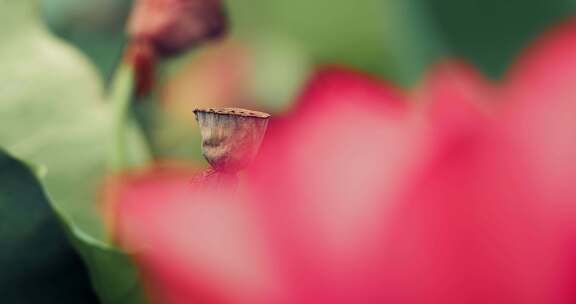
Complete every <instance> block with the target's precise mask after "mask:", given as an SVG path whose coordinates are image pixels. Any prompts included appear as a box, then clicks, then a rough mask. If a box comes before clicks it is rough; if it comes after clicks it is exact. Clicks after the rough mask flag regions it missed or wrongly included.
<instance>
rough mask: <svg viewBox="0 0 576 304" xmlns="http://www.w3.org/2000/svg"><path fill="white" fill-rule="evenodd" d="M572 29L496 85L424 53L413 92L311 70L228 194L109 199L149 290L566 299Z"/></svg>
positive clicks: (184, 296)
mask: <svg viewBox="0 0 576 304" xmlns="http://www.w3.org/2000/svg"><path fill="white" fill-rule="evenodd" d="M573 24H574V23H573V22H568V23H567V24H566V25H563V26H561V27H560V28H559V29H557V30H555V31H552V32H551V34H550V35H547V36H545V38H543V39H541V40H539V41H537V42H536V44H535V45H534V46H533V47H531V48H529V51H528V53H527V54H526V55H524V56H523V57H522V58H523V59H522V60H520V61H519V63H518V65H517V66H516V67H515V68H513V72H512V73H511V74H510V77H509V78H508V79H507V81H506V82H505V83H503V84H502V85H501V86H496V85H493V84H491V83H489V82H488V81H486V80H484V79H483V77H481V75H479V74H477V73H476V72H475V71H474V69H473V68H471V67H469V66H467V65H466V64H464V63H461V62H458V61H448V62H444V63H441V64H439V65H437V66H436V67H434V68H433V69H432V70H431V72H430V73H428V74H427V76H426V77H425V80H424V81H423V83H422V85H421V86H420V87H418V88H417V89H416V90H415V91H414V93H413V94H412V96H413V97H414V99H416V100H418V101H419V102H418V103H417V104H416V103H411V102H410V101H408V99H409V98H408V96H410V95H409V94H404V93H402V92H400V91H399V90H398V89H395V88H393V87H392V86H390V85H388V84H385V83H382V82H380V81H378V80H375V79H373V78H371V77H368V76H365V75H363V74H362V73H359V72H356V71H353V70H349V69H348V68H341V67H326V68H323V69H321V70H320V71H319V72H318V73H317V75H316V76H315V77H314V78H313V79H312V80H311V82H310V85H309V86H308V88H307V89H306V90H305V91H304V92H303V94H302V96H301V98H300V100H299V101H298V103H297V108H296V109H295V111H294V112H293V113H291V114H289V115H288V116H286V117H284V118H281V119H280V120H279V121H273V122H272V124H271V132H270V133H269V134H268V138H267V140H266V142H265V145H264V146H263V148H262V151H261V155H260V157H259V159H258V160H257V161H256V163H255V164H254V166H253V167H252V168H250V170H248V171H247V172H246V175H245V176H244V178H243V180H242V184H243V187H241V188H240V189H236V190H233V189H226V188H221V189H218V191H216V192H213V190H211V189H206V191H201V190H192V189H191V188H190V187H187V188H183V187H180V186H174V187H173V185H177V184H181V180H184V179H185V178H184V179H183V178H182V177H179V178H178V179H177V180H180V181H174V182H175V183H174V184H172V182H171V181H170V179H167V178H165V177H162V176H155V175H152V179H151V181H153V182H152V183H149V184H145V185H141V186H136V187H133V188H132V190H131V191H130V192H131V193H132V194H130V195H128V196H126V195H124V196H122V195H119V197H118V198H119V199H118V204H119V206H121V207H119V209H118V210H119V212H118V215H117V216H118V218H119V225H118V226H117V227H118V229H117V232H118V233H119V237H120V239H121V240H122V241H123V244H125V246H127V248H128V249H133V250H137V251H136V257H137V261H138V262H139V263H140V265H141V267H142V269H143V271H144V274H145V279H146V283H147V286H148V290H149V291H150V293H151V295H152V297H153V298H152V299H153V302H154V303H162V304H166V303H167V304H170V303H190V302H194V303H210V304H211V303H231V304H235V303H256V304H257V303H304V304H309V303H310V304H311V303H336V304H338V303H403V304H404V303H414V304H421V303H423V304H427V303H430V304H432V303H447V304H450V303H507V304H514V303H518V304H520V303H521V304H524V303H534V304H536V303H538V304H554V303H558V304H568V303H574V302H575V301H576V292H575V291H574V286H573V285H574V283H575V282H576V280H575V279H576V277H575V276H574V270H576V267H575V265H574V258H575V255H574V254H575V253H576V251H575V249H576V247H575V246H574V244H575V243H574V240H576V238H575V236H576V234H575V232H576V230H575V229H574V227H572V226H573V225H574V224H573V223H574V219H575V218H576V217H575V213H574V202H575V201H576V190H574V189H573V188H574V187H572V186H571V183H572V182H573V180H575V179H574V177H576V176H575V175H576V165H574V164H576V162H575V160H576V157H575V155H576V142H575V141H574V140H571V139H572V138H573V137H574V134H575V133H576V132H575V131H576V119H573V118H576V117H574V116H575V115H576V114H575V113H576V111H575V110H576V109H575V107H576V98H574V97H576V96H574V94H576V93H572V92H573V89H572V84H573V83H574V81H573V80H576V69H572V68H571V67H572V66H571V64H573V63H574V64H576V52H572V51H571V50H576V43H573V42H575V41H576V38H574V37H576V27H575V26H574V25H573ZM567 50H568V51H567ZM546 58H548V59H546ZM566 67H568V68H566ZM525 73H528V75H524V74H525ZM191 177H192V176H191ZM191 177H190V178H191ZM167 183H168V184H167ZM126 227H128V228H126Z"/></svg>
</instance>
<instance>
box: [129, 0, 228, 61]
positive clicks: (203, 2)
mask: <svg viewBox="0 0 576 304" xmlns="http://www.w3.org/2000/svg"><path fill="white" fill-rule="evenodd" d="M227 27H228V19H227V16H226V12H225V9H224V5H223V4H222V1H221V0H135V3H134V8H133V10H132V13H131V15H130V19H129V21H128V34H129V36H130V38H131V40H144V41H149V42H150V43H151V44H152V45H153V46H154V49H155V51H156V52H157V53H158V55H161V56H170V55H174V54H177V53H180V52H183V51H185V50H187V49H189V48H191V47H194V46H195V45H198V44H200V43H202V42H204V41H206V40H210V39H214V38H219V37H221V36H223V35H224V33H225V32H226V30H227Z"/></svg>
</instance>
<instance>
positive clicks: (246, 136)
mask: <svg viewBox="0 0 576 304" xmlns="http://www.w3.org/2000/svg"><path fill="white" fill-rule="evenodd" d="M194 114H196V120H197V121H198V125H199V126H200V133H201V134H202V152H203V154H204V157H205V158H206V160H207V161H208V163H210V165H211V166H212V168H214V169H215V170H216V171H218V172H224V173H232V174H233V173H236V172H238V171H240V170H242V169H244V168H245V167H246V166H248V165H249V164H250V163H251V162H252V160H254V158H255V157H256V154H257V153H258V150H259V148H260V144H261V143H262V139H263V138H264V134H265V133H266V128H267V126H268V119H269V118H270V115H269V114H266V113H262V112H256V111H249V110H244V109H238V108H224V109H196V110H194Z"/></svg>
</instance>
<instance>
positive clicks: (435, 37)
mask: <svg viewBox="0 0 576 304" xmlns="http://www.w3.org/2000/svg"><path fill="white" fill-rule="evenodd" d="M41 2H42V10H43V14H44V17H45V20H46V22H47V23H48V25H49V26H50V28H51V29H52V30H53V31H54V32H55V33H56V34H57V35H59V36H60V37H62V38H64V39H66V40H68V41H70V42H72V43H73V44H75V45H76V46H78V47H79V48H80V49H81V50H82V51H83V52H84V53H86V54H87V55H88V56H89V57H90V58H91V59H92V60H93V62H94V63H95V64H96V65H97V66H98V68H99V70H100V72H101V73H102V75H103V76H104V77H105V78H106V79H109V77H110V74H111V72H112V70H113V67H114V65H115V64H116V62H117V60H118V57H119V56H120V52H121V48H122V45H123V43H124V40H125V36H124V34H123V27H124V23H125V20H126V16H127V15H128V12H129V8H130V5H131V0H41ZM227 5H228V7H229V9H230V11H231V13H230V14H231V16H232V20H233V23H232V25H233V30H234V33H235V34H238V35H244V36H246V35H260V36H280V37H283V38H287V39H289V40H290V41H292V42H294V43H297V44H299V45H300V46H301V47H302V48H303V49H305V53H306V54H309V55H312V56H313V58H314V60H315V62H346V63H349V64H352V65H355V66H358V67H360V68H363V69H366V70H370V71H375V72H377V73H380V74H383V75H385V76H387V77H388V78H391V79H393V80H395V81H397V82H400V83H403V84H409V83H412V82H413V81H415V80H416V79H417V77H418V75H419V74H420V73H421V71H422V69H423V67H424V66H425V65H426V64H428V63H429V62H430V60H431V58H435V56H437V55H439V54H451V55H456V56H462V57H465V58H467V59H468V60H470V61H472V62H473V63H474V64H476V65H477V66H478V67H480V68H481V69H482V70H483V71H484V72H485V73H487V74H488V75H489V76H490V77H492V78H498V76H500V75H501V74H502V72H503V71H504V70H505V68H506V66H507V65H508V64H510V62H511V60H512V59H513V58H514V55H515V54H516V53H517V52H518V51H519V50H520V49H521V48H522V47H523V46H525V45H526V43H527V42H528V41H530V40H531V39H533V38H534V37H536V35H537V34H538V33H539V32H541V31H542V30H544V29H545V28H546V27H548V26H550V25H551V24H554V23H555V22H558V21H559V20H560V19H561V18H564V17H565V16H568V15H570V14H571V13H572V12H573V11H574V8H575V7H576V1H574V0H507V1H500V0H362V1H355V2H354V3H353V4H351V3H350V2H349V1H334V0H313V1H311V0H242V1H236V0H227Z"/></svg>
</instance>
